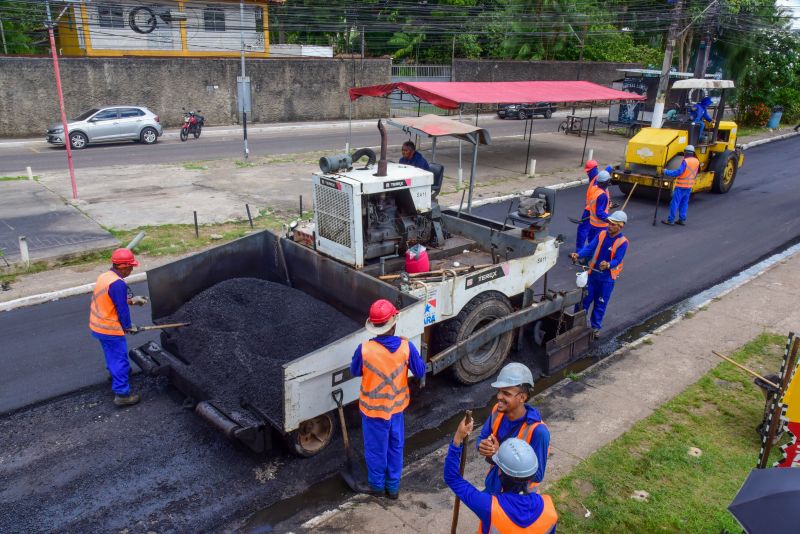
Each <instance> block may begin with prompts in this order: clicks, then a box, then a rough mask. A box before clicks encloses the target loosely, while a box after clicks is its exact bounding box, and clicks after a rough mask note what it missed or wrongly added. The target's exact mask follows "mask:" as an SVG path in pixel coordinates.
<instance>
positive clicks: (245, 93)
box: [238, 0, 250, 160]
mask: <svg viewBox="0 0 800 534" xmlns="http://www.w3.org/2000/svg"><path fill="white" fill-rule="evenodd" d="M239 38H240V39H241V41H242V76H241V79H240V80H239V83H238V86H239V105H240V106H241V108H242V135H243V137H244V159H245V160H246V159H247V157H248V156H249V155H250V149H249V148H247V107H248V106H247V105H246V103H249V102H250V84H249V83H248V82H249V80H248V79H247V77H246V76H245V71H244V0H239Z"/></svg>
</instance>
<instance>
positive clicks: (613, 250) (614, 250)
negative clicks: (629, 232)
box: [589, 230, 628, 280]
mask: <svg viewBox="0 0 800 534" xmlns="http://www.w3.org/2000/svg"><path fill="white" fill-rule="evenodd" d="M607 234H608V232H606V231H605V230H603V231H602V232H600V235H598V236H597V248H595V249H594V255H593V256H592V261H590V262H589V267H591V268H592V269H594V266H595V265H597V258H599V257H600V249H601V248H602V247H603V241H605V239H606V235H607ZM627 242H628V238H627V237H625V236H624V235H623V236H620V238H619V239H617V240H616V241H614V244H613V245H611V259H612V260H613V259H614V256H615V255H616V254H617V249H618V248H619V247H621V246H622V244H623V243H627ZM624 263H625V261H621V262H619V265H617V266H616V267H614V268H613V269H611V279H612V280H616V279H617V277H618V276H619V273H621V272H622V265H623V264H624Z"/></svg>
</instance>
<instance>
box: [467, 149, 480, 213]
mask: <svg viewBox="0 0 800 534" xmlns="http://www.w3.org/2000/svg"><path fill="white" fill-rule="evenodd" d="M474 137H475V139H474V144H473V145H472V168H471V169H470V171H469V197H467V213H472V190H473V189H475V169H476V168H477V166H478V136H477V135H475V136H474Z"/></svg>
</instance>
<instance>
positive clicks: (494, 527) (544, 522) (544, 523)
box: [478, 495, 558, 534]
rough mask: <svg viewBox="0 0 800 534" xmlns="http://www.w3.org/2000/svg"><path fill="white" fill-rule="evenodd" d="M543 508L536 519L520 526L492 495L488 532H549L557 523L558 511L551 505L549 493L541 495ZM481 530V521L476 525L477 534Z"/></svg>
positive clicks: (494, 533)
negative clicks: (524, 525)
mask: <svg viewBox="0 0 800 534" xmlns="http://www.w3.org/2000/svg"><path fill="white" fill-rule="evenodd" d="M542 499H543V500H544V508H543V509H542V513H541V514H540V515H539V517H538V519H536V521H534V522H533V523H531V524H530V525H528V526H527V527H521V526H519V525H517V524H516V523H514V522H513V521H512V520H511V518H510V517H508V514H506V511H505V510H503V507H502V506H500V501H499V500H498V499H497V496H496V495H492V523H491V524H490V525H489V534H522V533H525V534H549V533H551V532H553V530H554V529H555V526H556V523H558V513H557V512H556V507H555V506H553V499H551V498H550V496H549V495H542ZM482 532H483V522H481V524H480V525H479V526H478V534H481V533H482Z"/></svg>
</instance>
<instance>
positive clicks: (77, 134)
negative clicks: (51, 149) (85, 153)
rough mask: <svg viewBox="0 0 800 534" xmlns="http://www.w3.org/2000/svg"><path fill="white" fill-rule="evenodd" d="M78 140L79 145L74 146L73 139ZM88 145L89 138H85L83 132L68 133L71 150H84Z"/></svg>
mask: <svg viewBox="0 0 800 534" xmlns="http://www.w3.org/2000/svg"><path fill="white" fill-rule="evenodd" d="M76 138H77V139H80V140H81V141H80V143H78V144H75V139H76ZM88 144H89V138H88V137H86V134H85V133H83V132H70V134H69V146H70V148H72V150H82V149H84V148H86V145H88Z"/></svg>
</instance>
